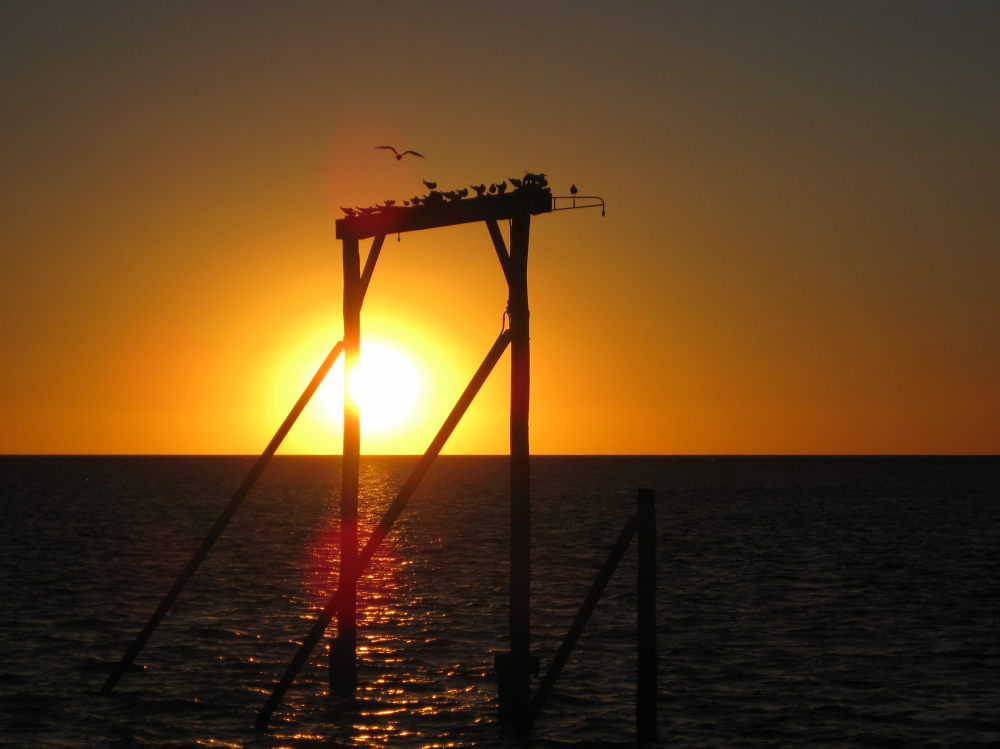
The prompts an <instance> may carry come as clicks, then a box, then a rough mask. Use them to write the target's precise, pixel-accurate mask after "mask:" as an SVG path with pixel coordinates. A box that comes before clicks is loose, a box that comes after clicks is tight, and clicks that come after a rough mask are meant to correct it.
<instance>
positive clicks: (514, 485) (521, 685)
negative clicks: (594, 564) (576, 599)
mask: <svg viewBox="0 0 1000 749" xmlns="http://www.w3.org/2000/svg"><path fill="white" fill-rule="evenodd" d="M530 228H531V216H530V214H528V213H524V214H521V215H518V216H514V218H513V219H512V220H511V228H510V259H509V262H508V266H507V271H508V273H507V279H508V288H509V294H510V296H509V299H508V309H509V312H510V332H511V378H510V652H509V653H508V654H506V657H498V658H497V662H496V667H497V677H498V680H499V692H500V695H499V696H500V717H501V719H503V720H506V721H509V722H510V723H512V724H514V725H515V726H517V727H519V728H524V727H525V726H527V724H528V721H529V709H528V708H529V697H530V683H529V682H530V677H531V674H532V673H536V672H537V659H536V658H534V657H532V655H531V473H530V465H529V456H530V451H529V445H528V404H529V395H530V381H531V353H530V343H529V325H528V235H529V230H530Z"/></svg>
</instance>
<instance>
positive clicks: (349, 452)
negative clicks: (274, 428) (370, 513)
mask: <svg viewBox="0 0 1000 749" xmlns="http://www.w3.org/2000/svg"><path fill="white" fill-rule="evenodd" d="M343 246H344V446H343V457H342V459H341V468H340V471H341V476H340V585H341V587H342V589H343V596H342V598H341V604H340V607H339V608H338V610H337V637H336V639H334V641H333V642H332V643H331V647H330V694H331V695H332V696H334V697H353V696H354V690H355V688H356V687H357V684H358V664H357V632H358V623H357V609H358V602H357V579H356V577H355V576H353V575H352V574H351V573H352V571H353V569H354V566H355V565H356V564H357V560H356V557H357V553H358V475H359V471H360V465H359V463H360V455H361V416H360V413H359V411H358V406H357V404H355V403H354V402H353V401H352V400H351V398H350V395H349V393H348V392H347V385H348V375H349V374H350V373H351V371H352V370H353V369H354V367H355V366H356V365H357V363H358V359H359V357H360V353H361V303H362V301H363V299H364V290H363V288H362V278H361V258H360V255H359V252H358V240H357V239H353V238H345V239H344V240H343Z"/></svg>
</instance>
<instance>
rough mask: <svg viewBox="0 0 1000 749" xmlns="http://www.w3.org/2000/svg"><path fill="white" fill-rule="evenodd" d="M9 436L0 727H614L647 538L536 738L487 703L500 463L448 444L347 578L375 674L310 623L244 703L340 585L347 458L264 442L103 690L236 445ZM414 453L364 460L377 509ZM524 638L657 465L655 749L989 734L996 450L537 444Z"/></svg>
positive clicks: (619, 726) (420, 734) (573, 582)
mask: <svg viewBox="0 0 1000 749" xmlns="http://www.w3.org/2000/svg"><path fill="white" fill-rule="evenodd" d="M252 460H253V459H252V458H244V457H195V458H186V457H168V458H161V457H152V458H150V457H121V458H111V457H59V458H56V457H45V458H42V457H39V458H35V457H8V458H0V506H2V512H3V523H2V524H0V533H2V544H0V560H2V572H0V575H2V577H0V707H2V716H0V744H2V745H9V746H24V747H35V746H40V747H60V746H66V747H71V746H156V747H159V746H167V747H182V746H232V747H243V746H246V747H278V746H282V747H285V746H288V747H312V746H348V747H380V746H392V747H397V746H398V747H431V746H435V747H437V746H440V747H452V746H454V747H459V746H508V747H517V746H525V745H527V746H538V747H550V746H564V745H569V746H604V745H612V746H616V745H617V746H624V745H627V744H629V743H630V742H632V741H633V737H634V681H635V671H636V665H635V650H634V648H635V645H634V643H635V631H634V628H635V576H636V569H635V553H634V549H631V550H630V551H629V553H628V554H626V556H625V558H624V560H623V562H622V565H621V567H620V569H619V570H618V572H617V573H616V575H615V577H614V579H613V580H612V582H611V585H610V586H609V588H608V590H607V593H606V596H605V598H604V599H603V600H602V601H601V603H600V605H599V606H598V607H597V610H596V612H595V613H594V616H593V618H592V619H591V621H590V623H589V625H588V627H587V629H586V630H585V632H584V635H583V637H582V638H581V640H580V643H579V647H578V650H577V652H575V653H574V655H573V657H572V658H571V659H570V662H569V665H568V666H567V668H566V670H565V671H564V672H563V675H562V678H561V679H560V682H559V683H558V685H557V688H556V691H555V693H554V694H553V696H552V698H551V699H550V701H549V703H548V705H547V706H546V709H545V712H544V713H543V714H542V716H541V717H540V719H539V722H538V724H537V726H536V729H535V731H534V733H533V734H532V738H531V739H530V740H529V741H527V742H522V741H519V740H518V739H516V738H514V737H512V736H510V735H508V734H506V733H505V732H504V731H503V730H502V728H501V727H500V726H499V725H498V723H497V721H496V687H495V681H494V678H493V653H495V652H500V651H503V650H504V649H505V648H506V647H507V643H506V635H505V629H506V621H507V618H506V617H507V609H506V607H507V574H508V572H507V554H508V551H507V549H508V534H507V523H508V504H507V500H506V494H507V487H508V482H507V470H508V468H507V466H508V463H507V460H506V459H505V458H494V457H445V458H442V459H440V460H439V461H438V463H437V464H436V465H435V467H434V468H433V469H432V471H431V473H430V474H429V476H428V478H427V480H426V481H425V483H424V485H423V486H422V487H421V489H420V490H419V491H418V493H417V495H416V496H415V497H414V499H413V500H412V502H411V504H410V506H409V507H408V509H407V510H406V512H405V513H404V515H403V517H402V519H401V520H400V522H399V523H398V527H397V528H396V530H395V531H394V532H393V534H392V536H391V537H390V539H389V540H388V541H387V543H386V544H385V545H384V547H383V549H382V551H381V552H380V554H379V555H378V556H377V558H376V559H375V560H374V563H373V565H372V567H371V568H370V569H369V570H368V573H366V576H365V577H364V578H363V580H362V583H361V586H360V591H361V592H360V596H361V601H362V603H361V612H362V613H361V616H360V619H361V623H360V650H361V670H360V680H361V689H360V691H359V696H360V699H359V700H358V702H357V704H356V705H355V706H354V707H352V708H343V707H340V708H335V707H331V705H330V701H329V699H328V698H327V692H328V672H327V662H328V661H327V652H326V644H324V646H323V647H322V648H318V649H317V651H316V652H315V653H314V655H313V657H312V659H311V661H310V663H309V664H308V666H307V667H306V668H305V669H304V670H303V672H302V673H301V675H300V677H299V679H298V681H297V682H296V684H295V686H294V687H293V688H292V690H291V691H290V692H289V694H288V697H287V699H286V702H285V704H284V706H283V707H282V708H281V709H280V710H279V711H278V712H277V713H276V715H275V719H274V720H273V722H272V729H271V731H270V732H269V733H267V734H265V735H258V734H257V733H255V732H254V730H253V728H252V727H251V724H252V722H253V719H254V717H255V716H256V714H257V711H258V710H259V709H260V707H261V705H262V704H263V701H264V699H265V697H266V695H267V694H268V693H269V691H270V687H271V686H272V685H273V684H274V682H275V681H276V680H277V679H278V678H279V677H280V675H281V674H282V673H283V671H284V669H285V667H286V665H287V663H288V661H289V660H290V658H291V657H292V655H293V653H294V651H295V647H296V643H297V642H299V641H300V640H301V639H302V638H303V637H304V635H305V633H306V632H307V631H308V628H309V625H310V621H311V619H312V617H313V615H314V613H315V611H316V610H317V609H318V608H319V607H320V606H321V605H322V603H323V601H324V600H325V598H326V596H328V595H329V594H330V593H331V592H332V591H333V590H334V589H335V587H336V580H337V565H336V558H337V541H338V536H337V507H338V501H339V500H338V489H339V459H337V458H322V457H280V458H277V459H276V460H275V461H274V462H273V464H272V465H271V466H270V467H269V468H268V470H267V472H266V473H265V474H264V476H263V478H262V479H261V480H260V482H259V483H258V486H257V488H256V489H255V490H254V491H253V492H252V493H251V495H250V496H249V498H248V499H247V501H246V503H245V504H244V506H243V507H242V508H241V509H240V511H239V512H238V513H237V515H236V517H235V518H234V520H233V522H232V523H231V524H230V526H229V528H228V529H227V530H226V532H225V533H224V534H223V536H222V538H221V539H220V541H219V542H218V544H217V546H216V548H215V550H214V551H213V553H212V554H211V555H210V556H209V558H208V560H207V561H206V562H205V564H204V565H203V566H202V568H201V569H200V571H199V572H198V574H197V575H196V576H195V578H194V580H193V581H192V582H191V584H190V585H189V587H188V589H187V590H186V591H185V593H184V594H183V595H182V597H181V599H180V600H179V601H178V603H177V605H176V606H175V608H174V609H173V611H172V612H171V613H170V615H168V617H167V618H166V619H165V620H164V622H163V623H162V624H161V625H160V627H159V629H158V630H157V632H156V633H155V635H154V636H153V638H152V640H151V641H150V642H149V644H148V645H147V647H146V649H145V650H144V651H143V652H142V653H141V654H140V656H139V658H138V663H139V664H141V666H142V669H141V670H135V671H133V672H130V673H128V674H126V675H125V677H124V678H123V679H122V681H121V683H120V684H119V685H118V687H117V688H116V690H115V693H114V694H113V695H112V696H110V697H105V696H103V695H101V694H100V692H99V690H100V687H101V685H102V683H103V682H104V680H105V678H106V677H107V675H108V673H109V670H110V667H111V665H112V664H113V663H115V662H116V661H117V660H118V659H119V658H120V657H121V654H122V653H123V652H124V650H125V648H126V647H127V646H128V644H129V643H130V642H131V641H132V639H133V638H134V637H135V635H136V634H137V632H138V630H139V629H140V628H141V626H142V625H143V624H144V623H145V621H146V619H147V618H148V617H149V615H150V614H151V613H152V611H153V609H154V608H155V606H156V604H157V602H158V601H159V599H160V598H161V597H162V595H163V594H164V593H165V591H166V590H167V588H168V587H169V585H170V584H171V582H172V581H173V579H174V577H175V576H176V575H177V573H178V572H179V570H180V569H181V568H182V567H183V565H184V563H185V562H186V561H187V559H188V558H189V557H190V555H191V553H192V552H193V550H194V549H195V548H196V547H197V545H198V543H199V542H200V541H201V538H202V537H203V535H204V533H205V532H206V531H207V529H208V527H209V526H210V524H211V523H212V522H213V520H214V519H215V517H216V515H217V513H218V512H219V511H220V509H221V508H222V506H224V505H225V503H226V501H227V500H228V498H229V496H230V495H231V493H232V492H233V490H234V489H235V487H236V486H237V485H238V484H239V482H240V480H241V479H242V477H243V475H244V473H245V472H246V471H247V470H248V469H249V467H250V465H251V464H252ZM414 463H415V459H413V458H409V457H392V458H365V459H363V463H362V505H363V508H362V512H363V514H364V516H365V519H364V522H365V523H366V524H367V526H366V527H370V526H371V524H372V523H373V522H374V519H375V518H376V517H378V516H379V514H380V511H381V510H382V509H384V508H385V507H386V506H387V504H388V502H389V501H390V500H391V497H392V495H393V493H394V491H395V490H396V489H397V488H398V487H399V486H400V485H401V483H402V482H403V481H404V480H405V478H406V476H407V474H408V472H409V470H410V469H411V468H412V467H413V465H414ZM532 478H533V502H534V505H533V513H534V515H533V523H534V529H533V533H534V550H533V558H534V562H533V565H534V566H533V622H532V627H533V631H532V638H533V649H534V650H535V652H536V654H537V655H539V656H540V657H541V659H542V667H543V669H544V668H545V666H546V665H547V663H548V661H550V660H551V658H552V655H553V654H554V652H555V649H556V648H557V646H558V643H559V641H560V639H561V637H562V635H563V633H564V632H565V631H566V628H567V627H568V626H569V623H570V620H571V618H572V616H573V614H574V613H575V611H576V609H577V607H578V606H579V604H580V602H581V601H582V599H583V596H584V594H585V593H586V591H587V589H588V587H589V585H590V582H591V580H592V579H593V576H594V574H595V573H596V571H597V569H598V568H599V567H600V565H601V563H602V561H603V560H604V558H605V557H606V555H607V552H608V549H609V547H610V545H611V544H612V543H613V541H614V540H615V538H616V537H617V535H618V533H619V530H620V529H621V526H622V525H623V524H624V523H625V521H626V519H627V518H628V516H629V515H630V514H631V513H632V512H633V509H634V504H635V488H636V487H638V486H649V487H652V488H655V489H656V491H657V513H658V520H659V534H658V537H659V576H658V585H659V589H658V611H657V618H658V624H659V628H658V631H659V657H660V680H659V683H660V716H659V732H660V738H661V740H662V742H663V744H664V745H665V746H671V747H709V746H711V747H765V746H767V747H787V746H839V747H842V746H900V747H910V746H941V747H946V746H947V747H950V746H966V747H974V746H983V747H986V746H1000V712H998V709H997V706H998V705H1000V676H998V675H1000V459H998V458H730V457H727V458H709V457H698V458H685V457H669V458H657V457H638V458H594V457H587V458H569V457H540V458H535V459H533V463H532Z"/></svg>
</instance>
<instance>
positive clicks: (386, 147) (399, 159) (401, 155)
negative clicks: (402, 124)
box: [375, 146, 424, 161]
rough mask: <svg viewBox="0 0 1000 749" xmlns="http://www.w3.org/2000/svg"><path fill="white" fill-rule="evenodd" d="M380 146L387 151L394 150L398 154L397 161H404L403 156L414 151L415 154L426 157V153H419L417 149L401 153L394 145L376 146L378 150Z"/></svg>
mask: <svg viewBox="0 0 1000 749" xmlns="http://www.w3.org/2000/svg"><path fill="white" fill-rule="evenodd" d="M380 148H384V149H385V150H386V151H392V152H393V153H394V154H396V161H402V160H403V157H404V156H406V154H408V153H412V154H413V155H414V156H419V157H420V158H424V155H423V154H422V153H417V152H416V151H403V152H402V153H400V152H399V151H397V150H396V149H395V148H393V147H392V146H375V150H376V151H378V150H379V149H380Z"/></svg>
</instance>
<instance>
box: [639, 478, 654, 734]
mask: <svg viewBox="0 0 1000 749" xmlns="http://www.w3.org/2000/svg"><path fill="white" fill-rule="evenodd" d="M654 501H655V494H654V493H653V491H652V489H639V508H638V512H637V513H636V519H637V521H638V530H637V535H638V541H639V544H638V545H639V565H638V567H639V572H638V606H637V609H638V614H637V619H638V638H637V640H638V642H637V656H638V663H637V669H636V696H635V719H636V734H637V735H636V738H637V740H638V741H639V742H640V743H641V742H649V741H656V735H657V732H656V697H657V694H656V692H657V685H656V672H657V654H656V510H655V508H654Z"/></svg>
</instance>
